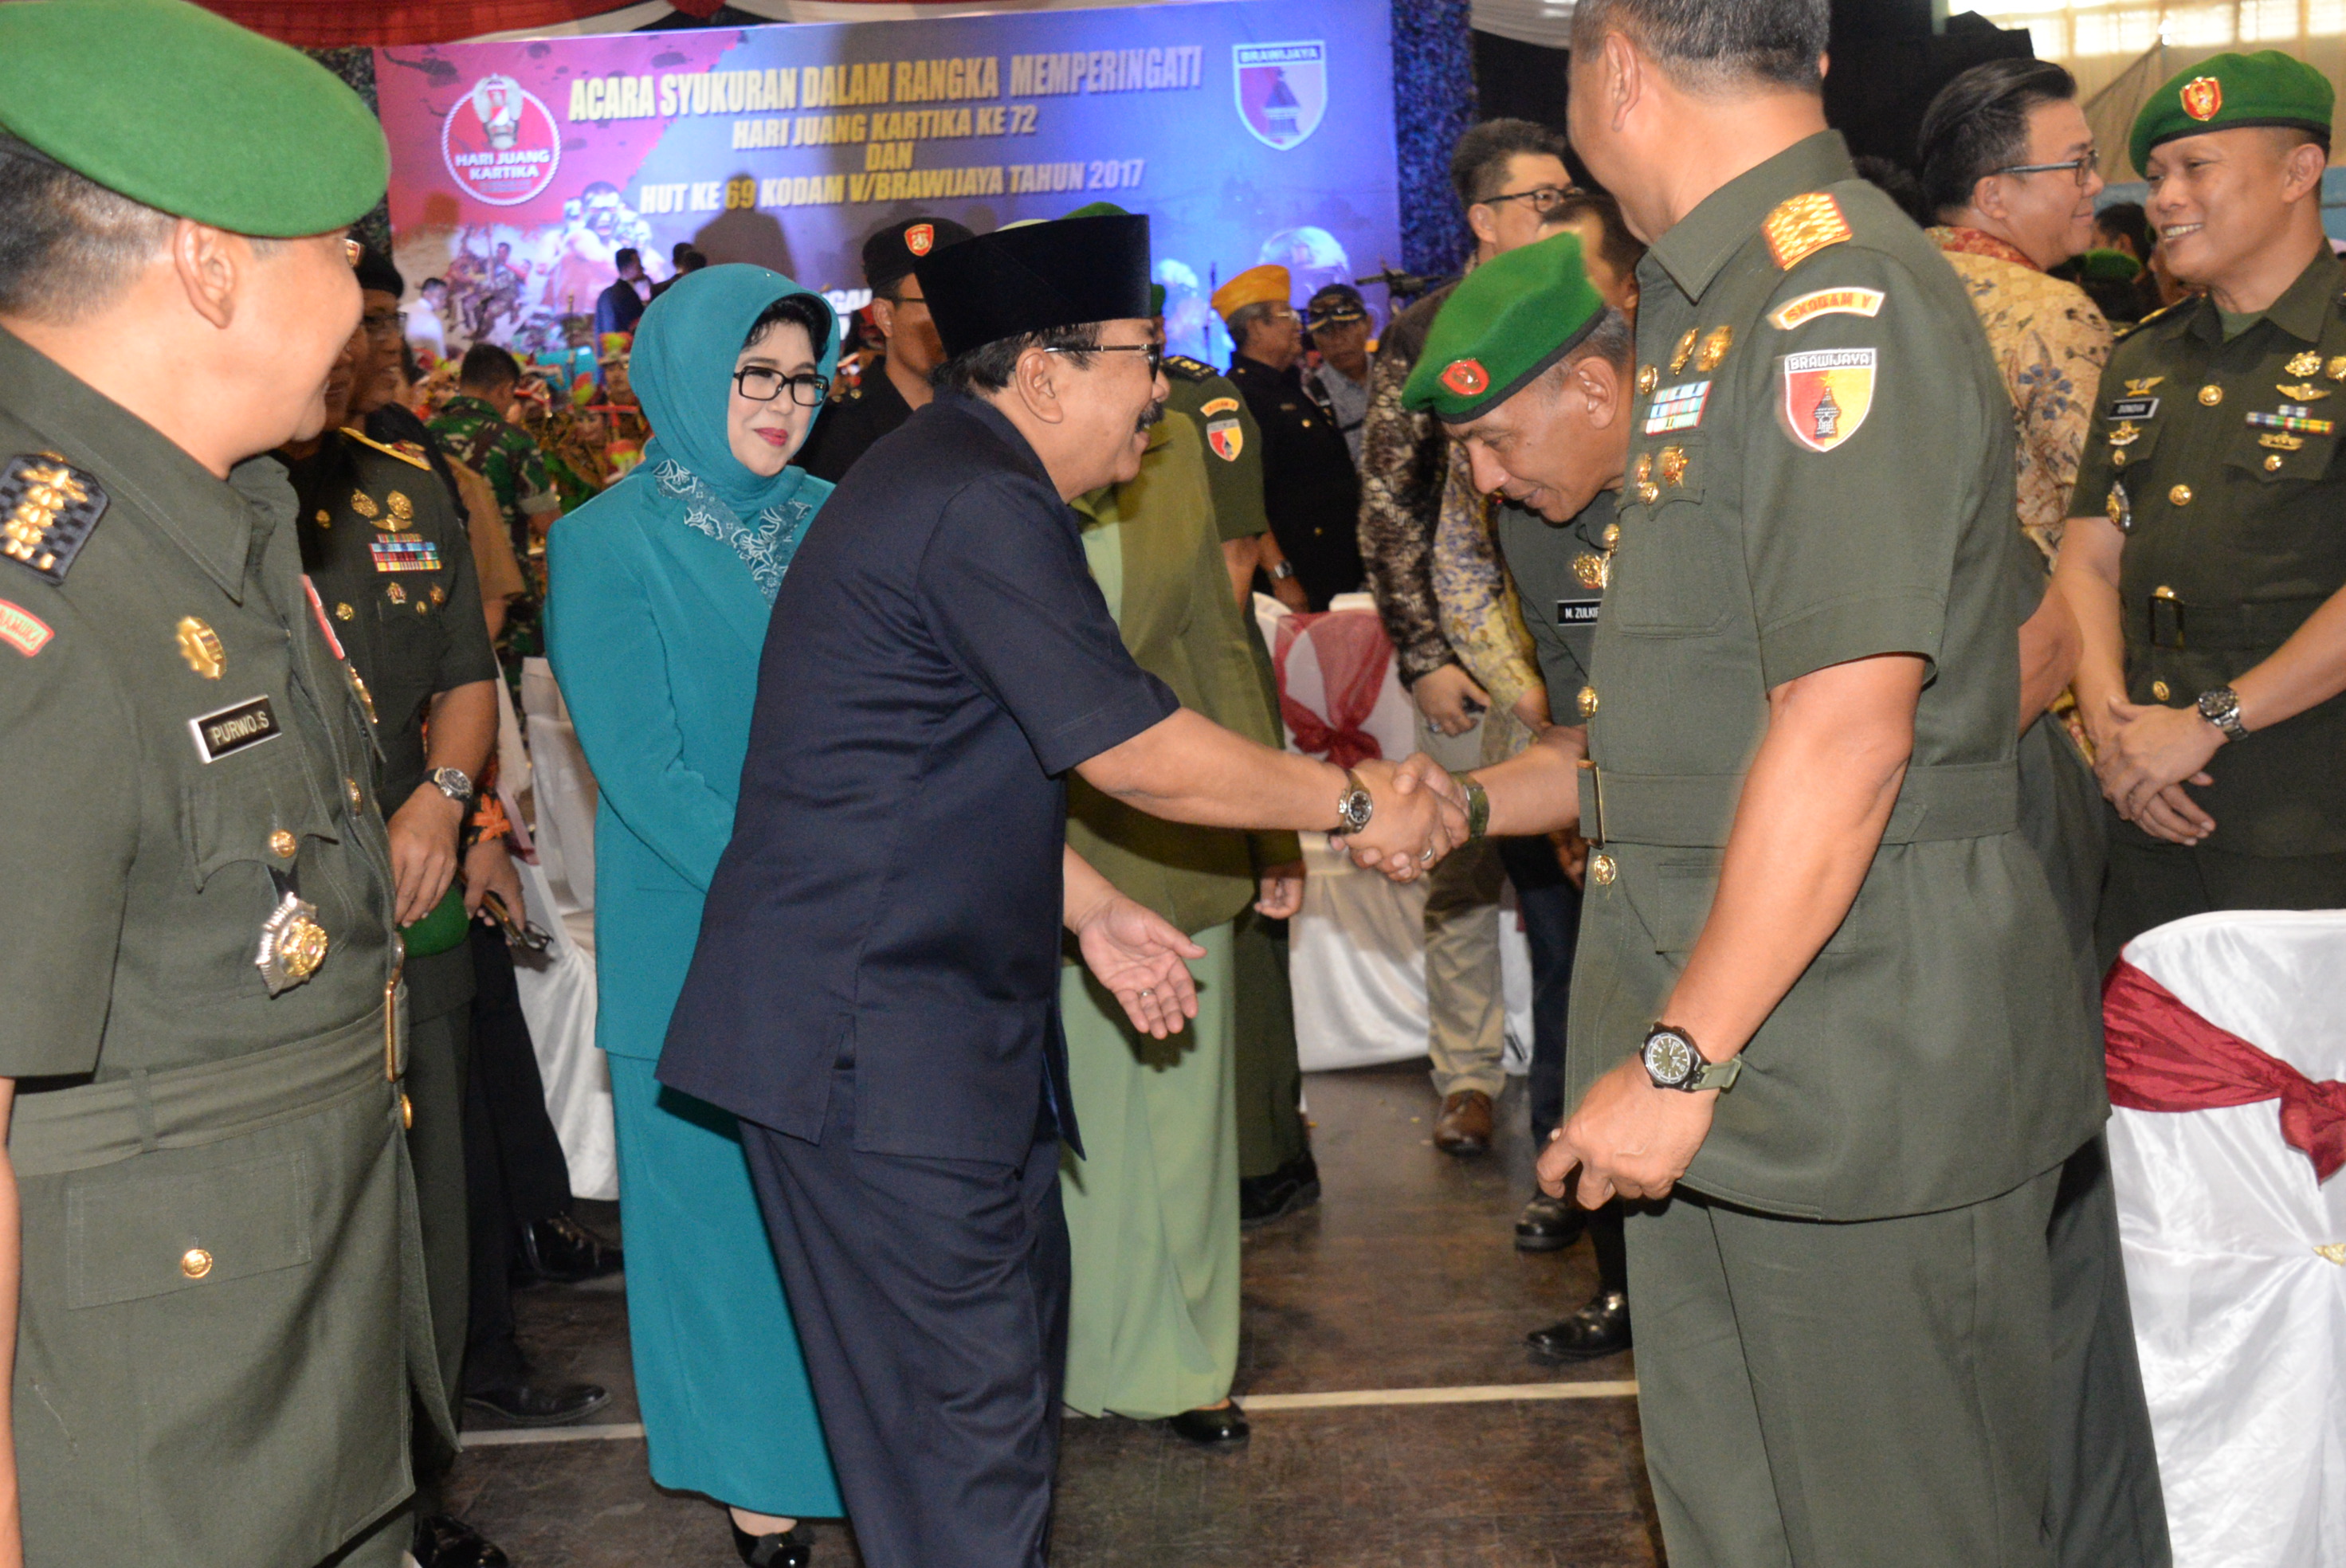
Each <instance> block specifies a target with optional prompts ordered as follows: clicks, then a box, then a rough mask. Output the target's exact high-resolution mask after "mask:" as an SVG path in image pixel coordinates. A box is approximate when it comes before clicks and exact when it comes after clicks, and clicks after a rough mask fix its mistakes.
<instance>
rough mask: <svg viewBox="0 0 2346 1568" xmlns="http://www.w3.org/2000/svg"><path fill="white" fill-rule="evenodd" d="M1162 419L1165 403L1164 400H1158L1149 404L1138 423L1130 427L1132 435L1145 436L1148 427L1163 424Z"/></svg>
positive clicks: (1163, 417)
mask: <svg viewBox="0 0 2346 1568" xmlns="http://www.w3.org/2000/svg"><path fill="white" fill-rule="evenodd" d="M1164 419H1165V402H1164V400H1163V399H1161V398H1160V399H1158V401H1157V402H1152V403H1150V404H1149V405H1148V409H1147V410H1146V411H1145V412H1143V413H1142V414H1141V416H1140V418H1139V419H1138V421H1137V422H1136V423H1134V425H1133V427H1132V429H1133V433H1134V434H1136V435H1139V434H1145V433H1147V432H1148V430H1149V429H1150V427H1152V426H1154V425H1158V424H1161V423H1164Z"/></svg>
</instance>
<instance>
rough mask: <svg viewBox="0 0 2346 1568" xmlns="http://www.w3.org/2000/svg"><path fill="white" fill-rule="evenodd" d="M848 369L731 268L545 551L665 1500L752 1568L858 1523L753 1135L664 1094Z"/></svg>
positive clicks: (714, 280)
mask: <svg viewBox="0 0 2346 1568" xmlns="http://www.w3.org/2000/svg"><path fill="white" fill-rule="evenodd" d="M838 360H839V331H838V324H837V321H836V319H835V317H834V316H833V313H832V311H831V307H830V305H829V304H827V303H826V302H825V301H824V300H823V299H822V297H821V295H818V294H813V293H810V292H808V291H807V290H803V289H801V288H800V287H799V286H798V285H797V284H796V283H793V282H791V281H790V280H789V279H788V278H785V277H783V276H781V275H780V273H778V272H770V271H768V270H765V269H764V268H762V267H741V266H727V267H710V268H707V269H704V270H701V271H698V272H693V273H689V274H688V275H686V276H685V277H684V278H682V279H680V280H678V282H677V283H676V285H675V286H674V287H673V288H670V289H668V290H667V291H665V292H664V293H662V294H661V295H660V297H659V298H658V299H657V300H653V301H652V304H651V308H650V309H649V310H648V311H645V312H644V316H643V321H642V322H641V323H640V324H639V326H638V327H637V333H636V346H635V352H634V354H633V357H632V360H631V362H630V364H629V371H630V372H631V375H632V378H633V380H634V382H635V388H636V393H637V396H638V397H639V398H640V399H641V400H642V402H643V408H644V413H645V415H646V417H647V418H648V421H649V422H650V424H651V427H652V432H653V439H652V441H651V443H650V444H649V445H648V446H647V447H646V448H645V450H644V461H643V463H642V464H641V465H640V466H638V467H637V468H636V469H635V470H634V471H633V472H632V473H629V474H628V475H627V478H626V479H624V480H622V481H621V482H620V483H619V484H616V485H614V486H612V487H611V488H610V489H609V490H608V491H607V492H605V493H604V494H601V495H599V496H597V498H596V499H595V500H593V501H591V502H589V503H587V504H586V505H585V506H583V507H581V508H580V509H579V510H577V511H576V512H574V513H572V514H570V515H569V516H567V517H566V518H564V519H563V520H562V521H561V522H560V523H559V524H556V527H555V529H554V532H553V534H552V535H551V537H550V538H549V539H548V541H547V546H546V548H547V555H548V575H549V578H550V592H549V595H548V597H547V600H546V652H547V654H548V656H549V657H551V659H552V660H553V663H554V670H555V675H556V678H557V679H558V680H559V681H560V683H561V687H562V695H563V698H564V700H565V701H566V703H567V704H568V706H569V709H570V715H571V718H572V719H573V721H574V722H575V723H576V726H577V730H578V739H579V743H580V745H581V746H582V747H583V748H585V750H586V760H587V763H588V765H589V767H591V768H592V769H593V770H594V774H595V779H596V783H597V786H598V787H599V789H600V791H601V801H600V804H599V805H598V807H597V814H596V826H595V932H596V946H597V988H598V998H599V1011H598V1013H597V1021H596V1040H597V1044H600V1045H601V1046H602V1048H603V1050H604V1051H605V1053H606V1054H607V1055H608V1057H609V1060H610V1067H611V1095H612V1100H613V1103H614V1105H616V1107H617V1122H618V1138H619V1204H620V1213H621V1220H622V1223H623V1225H624V1226H625V1227H626V1232H627V1317H628V1322H629V1331H630V1336H631V1339H632V1342H633V1349H634V1354H635V1369H636V1390H637V1399H638V1400H639V1401H640V1403H641V1405H642V1407H643V1421H644V1431H645V1435H646V1438H647V1440H648V1443H649V1446H650V1451H651V1472H652V1479H653V1480H654V1481H658V1483H659V1484H660V1485H662V1486H665V1487H669V1488H673V1489H676V1490H678V1491H685V1492H702V1493H705V1494H706V1495H708V1496H709V1497H712V1498H715V1499H716V1500H717V1501H719V1502H722V1503H725V1504H727V1505H728V1506H729V1508H730V1509H731V1511H732V1514H733V1529H734V1543H735V1545H736V1546H737V1547H738V1548H739V1551H740V1553H741V1557H742V1560H743V1561H744V1562H746V1563H753V1564H757V1565H758V1568H781V1565H790V1568H795V1565H797V1564H801V1563H805V1562H806V1561H807V1554H806V1548H805V1546H804V1544H803V1543H802V1540H801V1533H800V1532H797V1531H796V1530H795V1529H794V1528H793V1525H794V1522H795V1521H797V1520H798V1519H801V1518H803V1517H805V1516H808V1515H818V1516H822V1517H831V1516H835V1515H837V1514H839V1513H840V1512H841V1511H842V1510H841V1502H840V1499H839V1489H838V1486H837V1484H836V1482H835V1481H833V1480H832V1478H831V1461H830V1456H829V1454H828V1452H827V1451H826V1450H825V1448H824V1446H823V1437H822V1426H821V1420H820V1419H819V1418H818V1417H817V1415H816V1413H815V1406H814V1398H813V1395H812V1394H811V1392H810V1391H809V1390H808V1387H807V1378H806V1368H805V1365H804V1363H803V1362H802V1361H801V1359H800V1355H799V1344H798V1330H797V1328H796V1326H795V1325H794V1324H793V1322H792V1321H791V1318H790V1303H789V1301H788V1300H787V1299H786V1298H784V1296H783V1293H782V1284H781V1279H780V1275H779V1274H778V1273H777V1272H776V1269H775V1267H774V1259H773V1254H772V1252H771V1250H770V1246H769V1243H768V1242H767V1239H766V1228H765V1225H764V1223H763V1222H762V1220H761V1219H760V1217H759V1213H758V1204H757V1199H756V1197H755V1196H753V1195H752V1193H751V1191H750V1173H749V1167H748V1166H747V1165H746V1164H745V1163H744V1161H743V1158H742V1154H741V1145H740V1137H739V1132H738V1130H737V1129H736V1127H735V1125H734V1123H733V1118H732V1117H731V1116H730V1115H727V1114H726V1113H724V1112H722V1111H719V1110H718V1109H716V1108H715V1107H714V1106H711V1105H704V1104H702V1103H701V1102H699V1101H698V1100H694V1099H692V1098H690V1097H689V1096H687V1095H679V1094H678V1093H677V1092H676V1091H675V1090H673V1089H668V1088H663V1087H662V1086H661V1085H660V1084H658V1083H656V1082H654V1081H653V1077H652V1074H653V1070H654V1069H655V1068H656V1067H657V1066H658V1060H659V1053H660V1044H661V1042H662V1039H663V1038H664V1037H665V1035H666V1034H667V1033H668V1014H669V1013H671V1012H672V1011H674V1009H675V1006H676V999H677V994H678V992H679V991H680V990H681V989H682V987H683V984H684V974H685V969H686V967H687V966H688V964H689V963H690V962H691V960H692V950H693V943H694V941H695V939H696V938H697V936H698V935H699V930H700V906H701V900H702V898H703V896H704V895H705V894H706V893H707V891H708V889H709V877H710V875H711V874H712V873H713V872H714V871H716V869H717V859H718V856H719V854H721V853H722V852H723V850H724V849H725V842H726V840H727V839H729V837H730V836H731V834H732V830H733V807H734V799H735V792H736V791H737V789H739V784H740V778H741V760H742V755H743V753H744V751H745V750H746V749H747V748H748V745H749V737H750V706H751V700H752V698H753V697H755V695H756V692H757V680H758V655H759V650H760V648H761V647H763V646H764V643H765V636H766V623H767V620H768V618H769V616H770V610H771V606H772V605H773V600H774V593H775V590H776V589H778V588H780V586H781V581H782V574H783V573H784V572H785V571H787V570H788V569H789V567H790V556H791V554H792V553H793V552H794V551H796V550H797V548H798V545H799V541H800V540H801V538H803V537H804V536H805V535H806V530H807V524H809V523H811V521H812V520H813V518H814V514H815V511H816V508H818V507H820V506H821V504H822V503H823V500H824V498H825V497H826V496H828V495H829V494H831V486H830V485H829V484H825V483H824V482H823V481H821V480H820V479H816V478H814V477H812V476H811V475H810V474H808V473H805V472H804V471H803V470H801V469H798V468H792V467H789V466H787V464H788V463H789V462H790V458H791V456H792V455H793V454H794V453H796V452H797V451H798V450H799V448H800V447H801V445H802V444H803V443H805V441H806V436H807V432H808V430H809V429H810V428H811V426H812V424H813V423H814V418H815V415H816V414H817V413H818V412H821V407H822V402H823V397H824V393H825V392H826V391H827V389H828V387H829V385H830V381H831V373H832V371H833V369H834V367H835V366H836V365H837V363H838Z"/></svg>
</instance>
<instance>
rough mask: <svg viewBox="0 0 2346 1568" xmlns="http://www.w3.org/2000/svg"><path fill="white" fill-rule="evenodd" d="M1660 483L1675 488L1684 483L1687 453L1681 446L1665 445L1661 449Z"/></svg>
mask: <svg viewBox="0 0 2346 1568" xmlns="http://www.w3.org/2000/svg"><path fill="white" fill-rule="evenodd" d="M1661 465H1662V483H1663V484H1667V485H1668V486H1669V487H1670V488H1671V489H1673V490H1676V489H1678V488H1679V487H1680V486H1681V485H1683V484H1686V476H1687V454H1686V448H1685V447H1683V446H1666V447H1664V448H1662V451H1661Z"/></svg>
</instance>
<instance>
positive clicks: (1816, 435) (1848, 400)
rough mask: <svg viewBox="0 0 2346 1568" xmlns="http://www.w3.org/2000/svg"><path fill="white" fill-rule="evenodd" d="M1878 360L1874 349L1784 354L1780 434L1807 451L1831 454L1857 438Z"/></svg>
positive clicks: (1869, 407) (1869, 406)
mask: <svg viewBox="0 0 2346 1568" xmlns="http://www.w3.org/2000/svg"><path fill="white" fill-rule="evenodd" d="M1877 361H1878V356H1877V355H1876V353H1875V351H1873V350H1872V349H1825V350H1821V351H1816V352H1813V353H1805V354H1786V355H1785V356H1784V357H1783V360H1782V361H1781V363H1782V365H1783V367H1784V395H1783V401H1782V402H1781V403H1780V404H1779V405H1778V413H1779V416H1780V419H1781V421H1782V423H1783V428H1784V433H1786V434H1787V435H1790V437H1791V438H1792V440H1793V441H1794V442H1796V443H1799V444H1800V445H1801V446H1803V447H1806V448H1807V449H1808V450H1809V451H1811V452H1831V451H1832V450H1833V449H1834V448H1835V447H1837V446H1839V445H1841V443H1843V442H1846V441H1847V440H1849V438H1850V437H1851V436H1852V435H1855V434H1856V433H1857V431H1858V427H1859V426H1860V425H1862V424H1863V423H1865V416H1866V414H1867V413H1868V412H1870V411H1871V410H1872V407H1873V386H1874V372H1875V371H1876V369H1877V368H1878V363H1877Z"/></svg>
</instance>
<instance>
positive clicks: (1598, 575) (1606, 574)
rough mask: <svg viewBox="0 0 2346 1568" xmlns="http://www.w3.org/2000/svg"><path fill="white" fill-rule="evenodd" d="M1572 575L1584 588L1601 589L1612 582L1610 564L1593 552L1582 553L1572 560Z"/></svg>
mask: <svg viewBox="0 0 2346 1568" xmlns="http://www.w3.org/2000/svg"><path fill="white" fill-rule="evenodd" d="M1572 575H1573V577H1574V578H1575V579H1576V581H1578V583H1579V584H1580V585H1581V586H1582V587H1584V588H1596V589H1602V588H1604V587H1605V586H1606V585H1607V583H1609V582H1610V581H1611V580H1612V576H1613V567H1612V563H1611V562H1609V561H1607V559H1606V558H1605V557H1604V556H1602V555H1597V554H1596V552H1595V551H1593V550H1590V551H1584V552H1583V553H1581V554H1580V555H1575V556H1574V557H1573V558H1572Z"/></svg>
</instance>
